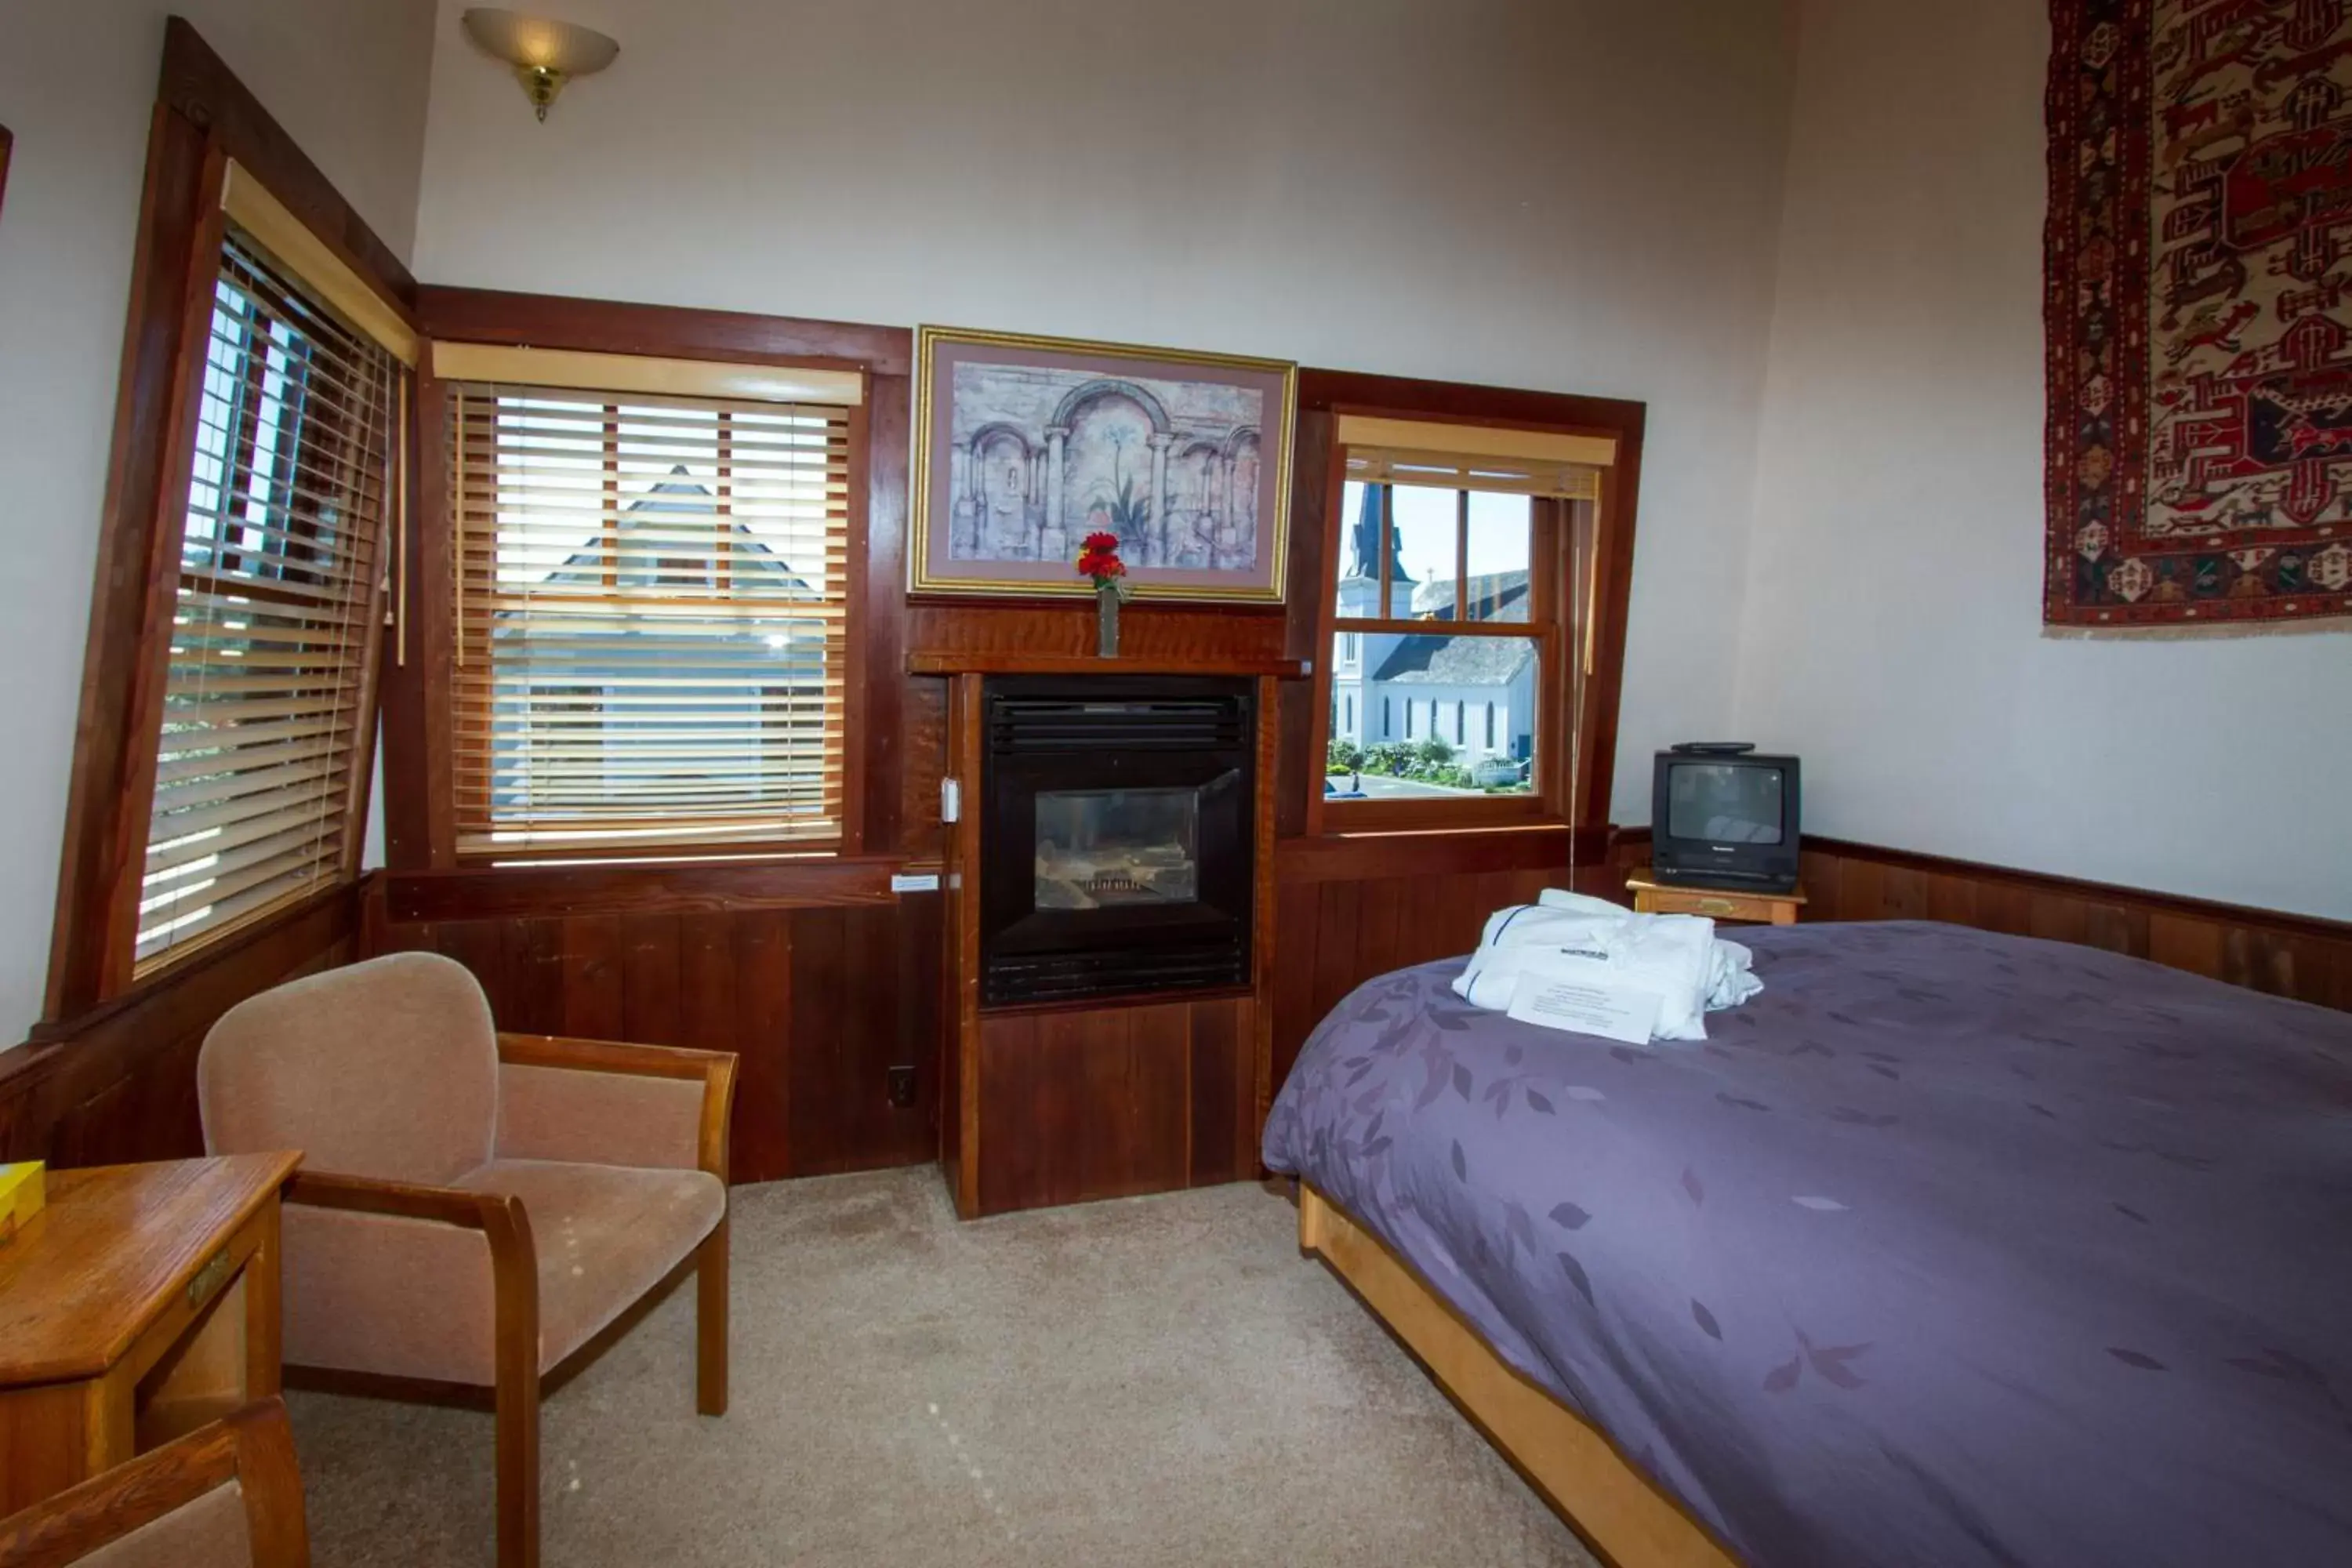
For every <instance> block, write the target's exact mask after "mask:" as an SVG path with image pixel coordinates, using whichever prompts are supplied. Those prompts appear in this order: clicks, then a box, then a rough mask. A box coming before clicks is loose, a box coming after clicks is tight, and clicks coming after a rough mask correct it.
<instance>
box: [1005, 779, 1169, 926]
mask: <svg viewBox="0 0 2352 1568" xmlns="http://www.w3.org/2000/svg"><path fill="white" fill-rule="evenodd" d="M1200 832H1201V807H1200V792H1199V791H1197V790H1191V789H1055V790H1040V791H1039V792H1038V793H1037V893H1036V898H1037V907H1038V908H1039V909H1041V910H1099V909H1103V908H1106V907H1108V906H1111V905H1118V904H1189V903H1192V901H1194V900H1196V899H1197V898H1199V897H1200V891H1201V859H1200Z"/></svg>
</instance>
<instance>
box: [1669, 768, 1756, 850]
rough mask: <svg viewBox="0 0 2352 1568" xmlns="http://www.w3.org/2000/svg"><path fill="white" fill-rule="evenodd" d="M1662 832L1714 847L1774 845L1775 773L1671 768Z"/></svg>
mask: <svg viewBox="0 0 2352 1568" xmlns="http://www.w3.org/2000/svg"><path fill="white" fill-rule="evenodd" d="M1667 789H1668V792H1669V794H1668V801H1667V815H1666V831H1667V832H1668V833H1670V834H1672V835H1673V836H1674V837H1676V838H1695V839H1701V840H1704V841H1706V842H1709V843H1714V844H1778V843H1780V838H1781V827H1780V823H1781V816H1780V769H1778V768H1758V767H1740V766H1738V765H1737V764H1730V763H1679V762H1678V763H1674V764H1673V766H1672V767H1671V768H1670V769H1669V770H1668V776H1667Z"/></svg>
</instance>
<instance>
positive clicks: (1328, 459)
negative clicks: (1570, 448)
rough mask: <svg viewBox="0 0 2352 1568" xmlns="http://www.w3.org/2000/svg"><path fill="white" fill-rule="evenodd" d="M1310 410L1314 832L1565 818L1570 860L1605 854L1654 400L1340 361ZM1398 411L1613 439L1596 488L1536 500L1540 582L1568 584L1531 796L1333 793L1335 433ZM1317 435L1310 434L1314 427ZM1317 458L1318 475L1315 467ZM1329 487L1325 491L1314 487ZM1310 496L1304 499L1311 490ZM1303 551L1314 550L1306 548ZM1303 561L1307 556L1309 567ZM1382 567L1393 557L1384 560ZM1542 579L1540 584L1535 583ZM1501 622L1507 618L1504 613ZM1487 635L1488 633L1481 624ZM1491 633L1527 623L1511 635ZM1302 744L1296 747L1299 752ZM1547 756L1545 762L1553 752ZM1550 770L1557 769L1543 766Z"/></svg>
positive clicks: (1306, 393)
mask: <svg viewBox="0 0 2352 1568" xmlns="http://www.w3.org/2000/svg"><path fill="white" fill-rule="evenodd" d="M1298 405H1299V409H1300V413H1301V416H1302V427H1301V432H1300V437H1301V438H1300V441H1299V443H1298V448H1299V455H1298V461H1299V464H1300V467H1301V468H1302V470H1304V471H1303V472H1302V476H1301V479H1302V488H1304V487H1305V486H1307V485H1312V486H1313V489H1312V490H1309V491H1307V494H1311V495H1315V499H1316V500H1319V501H1320V503H1321V506H1322V519H1321V521H1322V527H1321V530H1320V532H1321V534H1322V538H1321V539H1320V541H1319V544H1320V550H1319V557H1320V559H1319V560H1318V561H1317V562H1316V563H1315V565H1314V570H1313V575H1312V577H1311V578H1310V577H1307V576H1306V574H1304V573H1303V572H1302V573H1301V574H1295V575H1294V576H1293V578H1292V580H1291V591H1292V593H1293V594H1298V593H1302V592H1304V593H1311V594H1313V595H1314V596H1315V597H1314V610H1313V615H1312V616H1311V617H1310V618H1309V623H1308V624H1311V626H1313V628H1314V629H1313V634H1312V636H1313V642H1312V644H1311V646H1310V647H1307V648H1302V649H1297V650H1295V651H1297V652H1300V653H1303V654H1307V656H1308V657H1311V658H1313V660H1314V665H1315V675H1314V679H1313V681H1312V683H1311V689H1312V696H1311V700H1309V701H1308V703H1307V716H1306V730H1307V735H1306V742H1307V743H1306V746H1305V748H1304V750H1305V756H1304V757H1303V759H1302V761H1303V762H1304V763H1305V766H1304V767H1303V768H1302V769H1301V773H1302V774H1303V783H1304V785H1305V789H1306V794H1307V800H1306V802H1305V810H1304V813H1303V817H1302V826H1304V828H1305V831H1306V833H1307V836H1308V837H1318V838H1322V837H1351V836H1357V835H1365V836H1390V835H1397V834H1411V833H1449V834H1450V833H1460V832H1465V831H1476V830H1479V829H1487V828H1494V829H1506V830H1520V829H1526V828H1529V827H1557V828H1564V829H1567V830H1568V831H1569V842H1570V854H1571V858H1572V860H1573V863H1574V864H1577V865H1585V864H1597V863H1598V862H1599V861H1600V859H1601V857H1602V856H1603V854H1604V853H1605V850H1606V847H1607V837H1608V829H1609V806H1610V800H1609V796H1610V789H1611V785H1612V781H1613V777H1614V773H1615V769H1616V745H1617V724H1618V712H1619V707H1620V701H1621V698H1622V683H1623V676H1624V657H1625V621H1626V610H1627V605H1628V604H1629V602H1630V600H1631V597H1632V590H1633V534H1634V519H1635V515H1636V512H1637V510H1638V506H1639V500H1640V490H1641V469H1642V446H1643V432H1644V426H1645V424H1646V417H1647V410H1646V408H1645V406H1644V405H1643V404H1640V403H1636V402H1631V401H1628V400H1624V399H1620V398H1604V397H1585V396H1579V395H1570V394H1561V393H1544V392H1531V391H1522V390H1517V389H1513V388H1505V387H1486V386H1475V385H1467V384H1459V383H1450V382H1431V381H1418V380H1413V379H1410V378H1406V377H1402V376H1382V375H1371V374H1358V373H1354V372H1345V371H1318V370H1302V371H1301V372H1300V373H1299V401H1298ZM1351 415H1352V416H1365V417H1370V418H1391V419H1403V420H1412V421H1417V422H1426V423H1436V424H1445V425H1451V426H1474V427H1479V428H1487V429H1502V430H1519V431H1533V432H1538V433H1540V434H1545V435H1554V436H1573V437H1600V438H1603V439H1606V440H1608V441H1610V442H1612V443H1613V444H1614V447H1615V451H1616V460H1615V461H1614V462H1613V463H1612V464H1611V465H1610V466H1609V467H1608V468H1607V469H1606V470H1605V471H1604V473H1603V475H1602V478H1601V485H1600V494H1599V497H1598V499H1596V500H1568V501H1554V502H1541V501H1538V503H1537V504H1536V506H1535V508H1534V509H1533V510H1534V512H1535V513H1536V514H1538V516H1539V515H1540V514H1541V513H1542V512H1544V511H1545V510H1553V511H1554V512H1555V513H1556V515H1557V521H1556V522H1555V523H1554V525H1553V526H1554V527H1555V528H1556V530H1557V531H1558V536H1559V541H1560V542H1556V543H1555V544H1554V545H1553V546H1552V549H1553V550H1554V552H1556V553H1557V554H1558V555H1559V557H1560V566H1561V569H1560V570H1559V572H1558V573H1556V574H1554V573H1548V572H1546V571H1543V570H1540V569H1538V563H1540V562H1541V561H1542V560H1543V559H1544V557H1543V555H1542V554H1541V553H1540V550H1541V542H1540V540H1539V539H1536V538H1531V540H1530V570H1531V574H1532V575H1531V584H1542V583H1544V582H1546V581H1547V580H1549V581H1550V582H1551V583H1552V587H1551V589H1550V590H1549V591H1551V592H1556V593H1558V594H1559V595H1562V598H1561V601H1560V613H1559V625H1560V631H1559V636H1558V637H1557V639H1556V640H1557V644H1558V646H1557V647H1555V648H1554V649H1553V650H1551V651H1552V656H1553V657H1554V658H1556V659H1557V660H1558V661H1559V666H1560V670H1559V673H1557V674H1550V679H1549V683H1548V684H1547V683H1546V676H1547V674H1549V673H1550V672H1549V671H1546V670H1542V669H1539V670H1538V705H1539V707H1538V715H1537V724H1538V729H1537V739H1536V752H1537V757H1538V770H1539V782H1538V788H1537V790H1536V792H1535V793H1534V794H1533V795H1529V796H1521V797H1517V798H1493V799H1486V800H1466V799H1465V800H1432V801H1337V802H1334V801H1327V800H1326V799H1325V798H1324V796H1323V778H1324V772H1325V759H1326V758H1327V757H1328V754H1329V749H1330V727H1331V712H1330V708H1331V683H1332V665H1333V662H1334V661H1333V658H1332V653H1331V649H1332V646H1333V641H1332V639H1333V637H1334V635H1335V633H1336V632H1337V631H1338V630H1339V626H1340V625H1341V622H1340V620H1339V615H1338V605H1337V592H1336V588H1335V584H1336V582H1337V580H1338V573H1339V564H1340V556H1341V552H1342V551H1343V549H1344V541H1345V531H1346V529H1347V527H1348V525H1349V521H1350V520H1349V519H1348V518H1346V517H1344V516H1343V515H1341V514H1342V507H1341V498H1342V496H1343V495H1344V493H1345V489H1346V482H1347V473H1346V464H1345V461H1344V455H1343V452H1342V450H1341V448H1340V447H1339V442H1338V439H1337V434H1336V432H1337V428H1338V424H1339V418H1340V417H1342V416H1351ZM1310 437H1312V438H1310ZM1317 462H1319V463H1320V464H1321V465H1322V471H1321V473H1320V475H1319V478H1317V477H1310V476H1311V475H1312V473H1313V470H1312V469H1311V468H1310V467H1309V465H1312V464H1314V463H1317ZM1318 491H1319V492H1320V493H1319V494H1316V492H1318ZM1300 504H1301V506H1302V508H1303V507H1304V506H1306V505H1307V504H1309V503H1308V502H1307V501H1305V500H1302V501H1301V503H1300ZM1299 553H1300V554H1301V555H1302V556H1305V555H1310V554H1315V553H1318V552H1304V551H1302V552H1299ZM1303 564H1304V563H1302V565H1303ZM1386 569H1387V564H1386V560H1385V557H1384V558H1383V561H1382V571H1383V573H1385V571H1386ZM1532 591H1534V589H1533V587H1532V586H1531V592H1532ZM1495 624H1496V626H1497V627H1498V628H1500V627H1502V626H1505V625H1507V624H1508V623H1495ZM1345 625H1346V626H1347V627H1348V629H1349V630H1364V631H1379V630H1382V629H1388V630H1396V631H1403V632H1407V633H1411V634H1418V635H1423V636H1426V635H1429V634H1430V624H1429V623H1426V622H1417V621H1415V622H1394V623H1390V622H1365V621H1359V620H1355V619H1352V618H1351V619H1349V620H1348V621H1347V622H1346V623H1345ZM1474 635H1486V634H1474ZM1496 635H1521V636H1524V635H1528V634H1526V633H1516V634H1510V633H1505V632H1503V631H1501V630H1499V629H1498V630H1497V632H1496ZM1571 658H1573V660H1574V661H1575V663H1576V664H1577V665H1580V667H1581V674H1580V679H1581V682H1582V694H1581V701H1580V702H1570V703H1569V704H1567V705H1565V706H1563V704H1562V703H1561V702H1560V700H1559V694H1560V693H1561V692H1562V691H1563V690H1564V689H1566V688H1567V681H1566V679H1565V675H1566V671H1567V669H1568V668H1570V659H1571ZM1292 754H1293V755H1294V756H1296V755H1297V753H1296V752H1294V753H1292ZM1547 757H1549V759H1550V760H1549V763H1547V761H1546V760H1545V759H1546V758H1547ZM1544 775H1548V776H1544Z"/></svg>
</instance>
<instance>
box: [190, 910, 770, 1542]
mask: <svg viewBox="0 0 2352 1568" xmlns="http://www.w3.org/2000/svg"><path fill="white" fill-rule="evenodd" d="M734 1075H735V1058H733V1057H732V1056H729V1055H725V1054H721V1053H718V1052H711V1051H684V1050H672V1049H667V1048H664V1047H653V1046H627V1045H616V1044H611V1043H606V1042H599V1041H586V1040H560V1039H551V1038H548V1037H541V1036H520V1035H501V1034H499V1033H498V1032H497V1030H496V1028H495V1027H494V1026H493V1025H492V1024H491V1021H490V1009H489V1004H488V1000H487V999H486V998H485V997H484V996H483V994H482V988H481V987H480V985H478V984H476V982H475V980H474V977H473V975H472V974H471V973H468V972H467V970H466V969H465V968H464V966H463V965H460V964H458V963H453V962H451V961H450V960H448V959H446V958H440V957H436V956H435V955H433V954H430V953H421V952H404V953H394V954H392V955H391V956H388V957H384V958H378V959H373V960H371V961H369V962H368V963H359V964H353V965H352V966H351V967H349V968H346V969H335V970H330V971H328V972H327V973H323V974H315V975H311V976H310V977H308V978H306V979H302V980H297V981H294V982H292V983H291V984H286V985H281V986H279V987H278V988H277V989H276V990H273V991H268V992H265V993H263V994H260V995H258V996H256V997H253V998H251V999H250V1000H248V1001H246V1002H243V1003H240V1004H239V1005H237V1006H236V1007H234V1008H231V1009H230V1010H229V1011H228V1012H227V1013H226V1014H225V1015H224V1016H222V1018H221V1020H220V1022H218V1023H217V1024H215V1025H214V1026H213V1029H212V1033H211V1034H210V1035H208V1036H206V1037H205V1046H204V1052H203V1054H202V1056H201V1057H199V1058H198V1060H197V1066H196V1085H197V1094H198V1099H199V1103H200V1105H201V1106H202V1109H203V1113H204V1124H205V1145H206V1147H207V1148H208V1149H209V1150H210V1151H211V1152H215V1153H235V1152H239V1151H242V1150H251V1149H298V1148H299V1149H300V1150H301V1151H302V1152H303V1163H302V1169H301V1171H300V1173H298V1174H297V1175H296V1177H295V1179H294V1182H293V1184H292V1186H291V1187H290V1189H289V1193H288V1198H289V1202H288V1204H287V1205H286V1211H285V1237H284V1247H283V1257H284V1259H285V1322H284V1333H285V1354H286V1360H287V1363H288V1364H289V1366H291V1367H295V1368H298V1369H300V1368H309V1369H323V1370H326V1371H329V1372H331V1373H341V1374H345V1375H344V1376H343V1377H342V1379H341V1381H342V1382H343V1383H344V1384H345V1385H346V1386H352V1385H354V1384H355V1385H357V1386H359V1387H361V1388H362V1390H363V1391H367V1392H377V1393H390V1394H406V1395H412V1396H422V1397H427V1398H431V1397H436V1396H445V1395H447V1394H450V1393H452V1392H462V1391H464V1390H467V1389H474V1390H478V1389H481V1388H486V1387H487V1388H489V1389H492V1390H494V1391H495V1403H496V1407H497V1411H498V1519H499V1563H501V1564H504V1565H508V1568H524V1565H529V1564H533V1563H537V1562H538V1559H539V1392H540V1380H541V1377H542V1376H543V1375H544V1374H546V1373H550V1372H551V1371H553V1370H554V1369H555V1368H556V1367H557V1365H558V1364H559V1363H562V1362H563V1361H564V1359H565V1358H566V1357H568V1356H571V1355H572V1354H573V1353H574V1352H577V1351H579V1350H580V1349H581V1347H582V1346H583V1345H585V1344H587V1343H588V1342H589V1341H590V1340H591V1339H593V1338H594V1337H595V1336H596V1334H597V1333H598V1332H599V1331H602V1330H604V1328H605V1327H607V1326H608V1325H610V1324H611V1323H613V1322H614V1320H616V1319H618V1318H619V1317H620V1316H621V1315H622V1314H623V1313H624V1312H625V1311H626V1310H628V1309H629V1308H630V1307H631V1306H633V1305H634V1304H635V1303H636V1302H637V1301H638V1300H641V1299H642V1298H644V1297H645V1296H646V1294H647V1293H648V1292H649V1291H651V1290H652V1289H654V1288H655V1287H656V1286H657V1285H659V1284H661V1283H662V1282H663V1281H664V1280H665V1279H667V1278H668V1277H669V1276H670V1275H671V1274H672V1272H673V1271H675V1270H677V1269H678V1268H680V1266H681V1265H683V1264H684V1263H685V1262H686V1261H687V1260H688V1259H689V1258H691V1259H692V1260H693V1264H694V1268H695V1269H696V1271H697V1274H698V1287H699V1309H700V1318H699V1329H698V1347H697V1348H698V1361H699V1366H698V1389H697V1407H698V1409H699V1410H701V1412H702V1413H703V1414H704V1415H722V1414H724V1413H725V1411H726V1408H727V1190H726V1186H725V1179H726V1171H727V1118H728V1112H729V1109H730V1102H731V1100H732V1096H733V1090H734ZM353 1374H356V1375H353Z"/></svg>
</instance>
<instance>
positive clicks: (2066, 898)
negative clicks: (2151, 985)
mask: <svg viewBox="0 0 2352 1568" xmlns="http://www.w3.org/2000/svg"><path fill="white" fill-rule="evenodd" d="M1649 858H1650V831H1649V829H1648V828H1646V827H1643V828H1627V829H1624V830H1622V831H1621V832H1620V833H1619V834H1618V835H1617V836H1616V837H1615V839H1614V840H1613V842H1612V845H1611V847H1610V861H1611V865H1612V870H1613V874H1614V880H1615V882H1616V887H1615V889H1613V890H1607V891H1608V894H1609V896H1610V897H1613V898H1618V899H1622V898H1623V897H1624V896H1625V894H1624V874H1625V872H1626V871H1628V870H1629V869H1631V868H1633V867H1636V866H1640V865H1643V864H1644V863H1646V862H1647V861H1648V860H1649ZM1801 866H1802V870H1801V875H1802V876H1803V878H1804V881H1805V896H1806V898H1807V900H1809V901H1808V903H1807V905H1806V907H1805V915H1804V918H1805V919H1806V920H1807V921H1949V922H1951V923H1952V924H1954V925H1965V926H1975V927H1977V928H1978V929H1979V930H1981V931H2007V932H2010V933H2011V934H2013V935H2017V936H2039V937H2048V938H2051V939H2053V940H2054V941H2058V942H2079V943H2081V944H2083V945H2084V946H2086V947H2099V948H2105V949H2106V950H2107V951H2108V952H2124V953H2129V954H2130V955H2131V956H2132V957H2134V958H2146V959H2151V960H2153V961H2154V962H2156V963H2162V964H2168V965H2170V966H2171V967H2172V968H2175V969H2185V970H2188V971H2189V973H2194V974H2203V975H2209V976H2210V977H2211V978H2213V979H2215V980H2226V981H2228V982H2229V983H2230V984H2232V985H2244V986H2249V987H2251V988H2252V989H2253V990H2256V991H2266V992H2269V993H2271V994H2273V995H2279V996H2292V997H2294V998H2296V999H2297V1000H2299V1001H2304V1002H2315V1003H2317V1004H2319V1005H2321V1006H2324V1007H2340V1008H2344V1009H2346V1010H2347V1011H2352V924H2347V923H2345V922H2343V921H2327V920H2318V919H2315V918H2312V917H2309V916H2305V915H2291V914H2282V913H2279V912H2277V911H2274V910H2255V909H2246V908H2242V907H2241V906H2239V905H2236V904H2220V903H2212V902H2210V901H2208V900H2202V899H2185V898H2179V897H2176V896H2174V895H2172V894H2169V893H2154V892H2148V891H2146V890H2143V889H2135V888H2118V887H2112V886H2109V885H2107V884H2105V883H2102V882H2084V881H2078V880H2076V879H2073V878H2070V877H2052V876H2045V875H2043V874H2042V873H2041V872H2038V871H2018V870H2012V869H2011V868H2007V867H2003V866H1987V865H1983V864H1981V863H1979V862H1978V861H1974V860H1954V859H1948V858H1944V857H1942V856H1937V855H1920V854H1915V853H1913V852H1912V851H1910V850H1907V849H1888V848H1885V847H1880V846H1878V845H1874V844H1855V843H1850V842H1848V841H1846V840H1844V839H1841V838H1816V837H1812V836H1811V835H1810V834H1809V835H1807V836H1806V837H1805V841H1804V853H1803V856H1802V857H1801ZM1593 890H1594V891H1604V889H1593Z"/></svg>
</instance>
